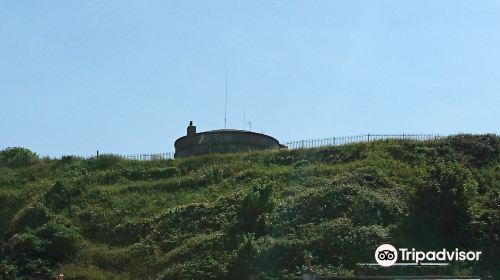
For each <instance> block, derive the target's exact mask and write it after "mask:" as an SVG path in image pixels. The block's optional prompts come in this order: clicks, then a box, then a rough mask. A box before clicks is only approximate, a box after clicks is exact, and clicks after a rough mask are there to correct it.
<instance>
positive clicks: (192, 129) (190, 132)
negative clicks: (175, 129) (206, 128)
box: [187, 121, 196, 136]
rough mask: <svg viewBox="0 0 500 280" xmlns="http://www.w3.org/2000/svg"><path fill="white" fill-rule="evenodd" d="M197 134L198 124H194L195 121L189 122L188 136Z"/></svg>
mask: <svg viewBox="0 0 500 280" xmlns="http://www.w3.org/2000/svg"><path fill="white" fill-rule="evenodd" d="M195 134H196V126H194V125H193V121H190V122H189V126H188V127H187V136H192V135H195Z"/></svg>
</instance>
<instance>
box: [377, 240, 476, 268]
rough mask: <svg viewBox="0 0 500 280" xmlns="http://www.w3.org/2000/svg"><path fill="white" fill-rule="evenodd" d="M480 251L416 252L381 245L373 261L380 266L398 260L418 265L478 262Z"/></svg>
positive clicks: (445, 250)
mask: <svg viewBox="0 0 500 280" xmlns="http://www.w3.org/2000/svg"><path fill="white" fill-rule="evenodd" d="M480 255H481V251H461V250H458V249H455V250H452V251H449V250H447V249H442V250H440V251H427V252H424V251H416V250H415V249H414V248H413V249H411V250H410V249H407V248H399V250H398V249H396V248H395V247H394V246H392V245H391V244H382V245H380V246H379V247H378V248H377V250H375V260H376V261H377V263H378V264H379V265H381V266H386V267H387V266H392V265H394V264H396V262H397V261H398V259H399V260H400V261H402V262H410V263H411V264H419V263H422V262H425V261H432V262H436V261H437V262H447V261H478V260H479V256H480Z"/></svg>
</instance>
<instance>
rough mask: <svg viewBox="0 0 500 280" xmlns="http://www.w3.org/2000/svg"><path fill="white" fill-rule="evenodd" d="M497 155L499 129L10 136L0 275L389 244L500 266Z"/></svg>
mask: <svg viewBox="0 0 500 280" xmlns="http://www.w3.org/2000/svg"><path fill="white" fill-rule="evenodd" d="M499 154H500V138H499V137H498V136H494V135H482V136H472V135H460V136H456V137H451V138H447V139H442V140H436V141H427V142H416V141H409V140H407V141H402V140H401V141H397V140H388V141H377V142H370V143H358V144H352V145H346V146H341V147H328V148H318V149H305V150H281V151H265V152H255V153H248V154H231V155H210V156H202V157H193V158H186V159H176V160H168V161H147V162H141V161H129V160H123V159H119V158H116V157H113V156H100V157H96V158H91V159H85V160H83V159H78V158H74V157H63V158H62V159H61V160H49V159H39V158H38V157H36V155H35V154H33V153H32V152H31V151H29V150H26V149H22V148H9V149H5V150H3V151H1V152H0V233H1V239H0V242H1V245H0V279H17V278H21V279H23V278H22V277H24V278H26V279H32V278H33V277H35V275H39V276H41V277H46V278H42V279H52V278H53V277H54V275H55V272H57V271H62V272H63V273H64V274H65V276H66V279H290V277H293V276H297V275H300V273H301V270H302V265H303V264H304V258H303V256H304V255H305V254H308V253H310V254H311V255H312V256H313V261H312V263H313V267H314V269H315V270H316V271H318V272H319V273H321V274H330V275H353V274H357V273H363V271H362V268H360V267H359V266H357V265H356V263H359V262H361V263H364V262H373V261H374V259H373V252H374V250H375V248H377V246H378V245H380V244H382V243H391V244H393V245H395V246H396V247H398V246H401V247H408V248H417V249H420V250H438V249H441V248H443V247H446V248H450V249H455V248H462V249H465V250H482V252H483V253H482V258H481V261H480V262H456V263H453V264H452V265H451V266H450V267H448V268H444V269H442V271H441V270H440V271H431V272H432V273H458V274H470V273H474V274H481V273H483V272H484V271H490V272H491V273H492V274H493V275H496V277H497V278H500V269H499V267H500V161H499ZM424 272H425V273H426V272H427V271H423V270H412V271H411V272H405V271H397V270H395V269H392V270H391V269H385V270H374V271H370V273H375V274H380V273H412V274H413V273H414V274H418V273H424Z"/></svg>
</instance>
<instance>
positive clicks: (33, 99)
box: [0, 0, 500, 156]
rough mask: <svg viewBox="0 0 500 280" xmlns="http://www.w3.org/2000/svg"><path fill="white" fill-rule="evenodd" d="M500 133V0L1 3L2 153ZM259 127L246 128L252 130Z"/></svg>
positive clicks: (116, 150) (151, 149)
mask: <svg viewBox="0 0 500 280" xmlns="http://www.w3.org/2000/svg"><path fill="white" fill-rule="evenodd" d="M226 68H227V71H228V91H229V97H228V121H227V124H228V125H227V127H228V128H237V129H241V128H243V125H244V123H243V114H244V111H246V120H247V121H251V123H252V130H254V131H257V132H264V133H268V134H270V135H272V136H274V137H276V138H278V139H279V140H280V141H282V142H286V141H288V140H301V139H308V138H317V137H330V136H341V135H353V134H364V133H456V132H468V133H482V132H496V133H498V132H500V129H499V128H500V109H499V107H500V106H499V105H500V1H497V0H491V1H487V0H481V1H474V0H468V1H459V0H450V1H446V0H440V1H432V0H425V1H424V0H421V1H419V0H411V1H410V0H393V1H381V0H380V1H373V0H365V1H361V0H359V1H357V0H352V1H351V0H342V1H333V0H325V1H291V0H286V1H285V0H283V1H270V0H263V1H255V0H252V1H215V0H214V1H206V0H200V1H186V0H182V1H165V0H161V1H142V0H141V1H139V0H137V1H124V0H120V1H111V0H106V1H104V0H101V1H97V0H80V1H67V0H61V1H35V0H32V1H22V0H16V1H7V0H4V1H0V149H3V148H5V147H9V146H23V147H27V148H30V149H32V150H33V151H35V152H37V153H39V154H41V155H51V156H59V155H62V154H80V155H90V154H93V153H95V151H96V150H97V149H98V150H99V151H101V152H109V153H120V154H135V153H152V152H166V151H173V150H174V148H173V142H174V141H175V139H176V138H178V137H180V136H183V135H185V133H186V131H185V129H186V126H187V124H188V122H189V121H190V120H192V121H194V122H195V124H196V125H197V126H198V131H204V130H211V129H218V128H222V127H223V126H224V95H225V94H224V93H225V72H226ZM248 128H249V127H248V124H247V125H246V127H245V129H248Z"/></svg>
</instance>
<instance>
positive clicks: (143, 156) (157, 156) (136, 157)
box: [116, 152, 174, 160]
mask: <svg viewBox="0 0 500 280" xmlns="http://www.w3.org/2000/svg"><path fill="white" fill-rule="evenodd" d="M116 156H118V157H120V158H123V159H129V160H165V159H173V158H174V153H172V152H169V153H156V154H137V155H116Z"/></svg>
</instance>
